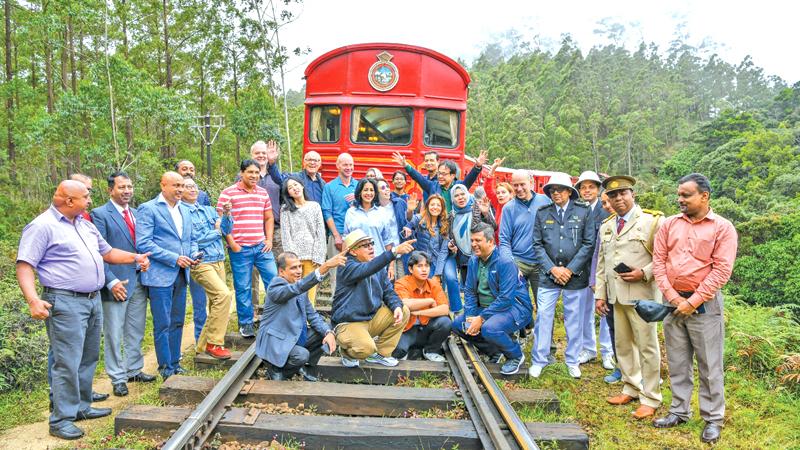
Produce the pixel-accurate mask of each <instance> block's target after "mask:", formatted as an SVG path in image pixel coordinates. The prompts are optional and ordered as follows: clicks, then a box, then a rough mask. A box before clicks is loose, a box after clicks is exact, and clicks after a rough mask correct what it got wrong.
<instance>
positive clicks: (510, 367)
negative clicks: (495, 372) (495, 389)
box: [500, 355, 525, 375]
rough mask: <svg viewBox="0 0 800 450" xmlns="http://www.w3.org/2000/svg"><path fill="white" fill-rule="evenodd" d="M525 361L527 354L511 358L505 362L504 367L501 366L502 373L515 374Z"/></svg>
mask: <svg viewBox="0 0 800 450" xmlns="http://www.w3.org/2000/svg"><path fill="white" fill-rule="evenodd" d="M523 362H525V355H522V356H520V357H519V358H512V359H509V360H507V361H506V363H505V364H503V367H501V368H500V373H501V374H502V375H514V374H515V373H517V372H519V368H520V366H522V363H523Z"/></svg>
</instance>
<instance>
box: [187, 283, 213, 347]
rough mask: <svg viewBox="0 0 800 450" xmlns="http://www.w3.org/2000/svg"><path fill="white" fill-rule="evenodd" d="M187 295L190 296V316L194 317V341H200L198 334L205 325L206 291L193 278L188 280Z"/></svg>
mask: <svg viewBox="0 0 800 450" xmlns="http://www.w3.org/2000/svg"><path fill="white" fill-rule="evenodd" d="M189 293H191V294H192V315H193V316H194V341H195V342H197V341H198V340H200V332H202V331H203V326H204V325H205V324H206V303H207V301H208V299H207V298H206V290H205V289H203V286H200V285H199V284H198V283H197V282H196V281H194V278H190V279H189Z"/></svg>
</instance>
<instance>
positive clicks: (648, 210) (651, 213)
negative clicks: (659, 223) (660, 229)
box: [642, 209, 664, 217]
mask: <svg viewBox="0 0 800 450" xmlns="http://www.w3.org/2000/svg"><path fill="white" fill-rule="evenodd" d="M642 212H643V213H647V214H650V215H651V216H653V217H658V216H663V215H664V213H663V212H661V211H657V210H655V209H642Z"/></svg>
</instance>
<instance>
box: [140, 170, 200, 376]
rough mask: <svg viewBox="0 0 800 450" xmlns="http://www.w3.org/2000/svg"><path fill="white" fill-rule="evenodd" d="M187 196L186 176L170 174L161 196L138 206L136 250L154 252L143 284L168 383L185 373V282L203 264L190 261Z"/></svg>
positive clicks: (165, 177) (163, 178)
mask: <svg viewBox="0 0 800 450" xmlns="http://www.w3.org/2000/svg"><path fill="white" fill-rule="evenodd" d="M182 194H183V177H182V176H180V175H179V174H178V173H176V172H165V173H164V175H162V176H161V193H160V194H158V196H157V197H156V198H154V199H152V200H150V201H149V202H146V203H145V204H143V205H142V206H140V207H139V216H138V217H137V219H138V223H137V226H136V248H138V249H139V251H142V252H150V253H151V265H150V270H148V271H147V272H145V273H143V274H142V278H141V281H142V284H143V285H145V286H147V288H148V291H149V295H150V312H151V313H152V314H153V340H154V341H155V347H156V359H157V360H158V371H159V373H160V374H161V376H162V377H163V378H164V379H167V378H168V377H169V376H171V375H174V374H176V373H183V371H184V370H183V368H182V367H181V366H180V365H178V360H179V359H180V357H181V335H182V333H183V317H184V315H185V313H186V284H187V283H188V281H189V267H191V266H193V265H195V264H197V263H199V261H195V260H193V259H192V258H191V257H190V255H192V254H193V251H192V250H193V248H192V247H193V245H192V217H191V212H190V211H189V209H188V208H187V207H186V206H185V205H183V204H182V203H181V195H182ZM194 247H196V245H195V246H194ZM145 249H146V250H145Z"/></svg>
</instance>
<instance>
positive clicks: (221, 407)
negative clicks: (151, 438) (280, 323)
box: [162, 342, 261, 450]
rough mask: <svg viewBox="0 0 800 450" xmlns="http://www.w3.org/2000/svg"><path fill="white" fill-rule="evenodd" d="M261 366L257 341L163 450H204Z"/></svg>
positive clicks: (171, 437) (173, 435) (198, 406)
mask: <svg viewBox="0 0 800 450" xmlns="http://www.w3.org/2000/svg"><path fill="white" fill-rule="evenodd" d="M260 365H261V358H259V357H258V356H256V344H255V342H254V343H253V344H252V345H250V347H249V348H248V349H247V350H246V351H245V352H244V353H242V356H241V357H240V358H239V360H238V361H236V363H235V364H234V365H233V367H231V368H230V370H228V373H226V374H225V376H224V377H222V380H220V381H219V382H218V383H217V384H216V385H215V386H214V389H212V390H211V392H209V393H208V395H207V396H206V398H205V399H203V401H202V402H200V404H199V405H197V408H195V409H194V411H192V413H191V414H189V417H188V418H187V419H186V420H185V421H184V422H183V423H182V424H181V426H180V428H178V430H177V431H175V433H173V434H172V436H170V438H169V439H168V440H167V442H166V443H165V444H164V446H163V447H162V449H163V450H178V449H183V450H194V449H199V448H202V446H203V444H204V443H205V442H206V441H207V440H208V438H209V437H210V436H211V434H212V433H213V432H214V428H215V427H216V426H217V423H219V421H220V419H222V416H223V415H224V414H225V412H226V411H228V408H229V407H230V404H231V403H233V401H234V400H235V399H236V396H237V395H239V392H240V391H241V390H242V387H244V384H245V382H246V381H247V380H249V379H250V378H251V377H252V376H253V374H254V373H255V372H256V369H258V366H260Z"/></svg>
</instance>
